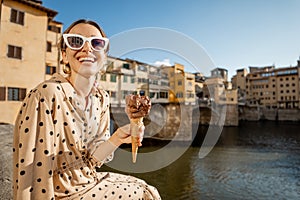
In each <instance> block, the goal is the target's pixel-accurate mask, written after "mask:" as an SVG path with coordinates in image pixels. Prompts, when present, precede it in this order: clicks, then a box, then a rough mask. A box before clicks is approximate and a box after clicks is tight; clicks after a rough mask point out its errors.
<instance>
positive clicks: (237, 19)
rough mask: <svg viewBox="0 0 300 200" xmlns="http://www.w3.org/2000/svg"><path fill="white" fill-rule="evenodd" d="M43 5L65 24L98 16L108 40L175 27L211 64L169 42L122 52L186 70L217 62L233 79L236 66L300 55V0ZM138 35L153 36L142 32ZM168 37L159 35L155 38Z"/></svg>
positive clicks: (88, 0) (58, 0)
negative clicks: (197, 60) (127, 33)
mask: <svg viewBox="0 0 300 200" xmlns="http://www.w3.org/2000/svg"><path fill="white" fill-rule="evenodd" d="M43 6H45V7H47V8H50V9H53V10H55V11H57V12H58V14H57V16H56V17H55V18H54V19H55V20H56V21H59V22H62V23H63V25H64V29H65V28H67V26H69V25H70V24H71V23H72V22H73V21H75V20H77V19H79V18H87V19H91V20H95V21H97V22H98V23H99V24H100V25H101V26H102V28H103V29H104V31H105V32H106V34H107V37H108V38H111V39H112V40H113V39H114V38H115V37H116V36H118V35H120V34H121V35H122V34H124V33H126V32H128V31H129V32H130V31H132V30H136V29H143V28H149V27H152V28H161V29H162V30H165V31H173V33H174V34H173V35H174V38H176V34H177V36H178V35H179V36H180V37H183V39H187V40H188V42H194V43H195V44H197V45H198V46H199V47H201V48H202V49H203V51H204V53H205V54H206V55H207V57H208V58H209V59H211V61H212V64H211V65H207V66H204V65H203V66H200V65H201V63H199V65H198V64H197V62H196V63H195V62H194V61H191V60H192V59H191V58H189V57H188V56H186V53H182V52H177V51H175V52H174V51H172V50H170V51H169V50H168V46H167V47H166V46H164V49H163V51H162V50H161V49H158V48H157V49H147V48H145V49H142V48H141V49H140V50H136V51H131V52H128V53H126V55H122V56H123V57H124V58H127V57H128V58H131V59H135V60H138V61H141V62H145V63H149V64H154V63H158V62H159V63H170V64H174V63H180V64H183V65H184V66H185V69H186V71H189V72H196V71H197V72H202V73H204V75H206V76H209V75H210V70H212V69H214V68H216V67H221V68H225V69H227V70H228V72H229V78H231V77H232V76H233V75H234V74H235V73H236V70H237V69H241V68H247V69H248V67H249V66H258V67H259V66H270V65H275V67H276V68H280V67H288V66H295V65H296V63H297V60H298V59H299V56H300V12H299V9H300V0H185V1H182V0H147V1H145V0H130V1H124V0H112V1H108V0H106V1H103V0H85V1H79V0H63V1H62V0H43ZM145 30H147V29H145ZM140 37H143V38H144V40H145V41H151V39H155V40H157V38H156V37H151V36H149V35H147V34H143V33H142V34H140ZM180 37H179V38H180ZM137 38H139V35H137V37H136V39H137ZM168 39H169V37H167V36H165V35H164V34H162V38H161V40H159V42H162V43H163V42H164V41H165V40H166V41H169V40H168ZM131 40H132V41H134V40H135V38H134V37H133V38H131ZM173 40H174V39H173V37H172V40H170V41H171V43H173V42H174V43H176V45H177V46H176V45H175V48H178V49H180V48H181V47H182V48H183V49H186V48H185V47H186V46H187V45H186V44H187V43H188V42H187V43H185V42H182V41H184V40H182V38H181V39H179V40H177V41H173ZM169 43H170V42H169ZM198 50H199V49H198ZM198 50H197V51H195V52H199V51H198ZM200 53H202V54H203V52H200ZM183 54H184V55H183ZM111 56H117V57H118V56H119V55H111ZM194 57H197V56H194ZM202 58H203V56H202V57H201V56H199V59H202Z"/></svg>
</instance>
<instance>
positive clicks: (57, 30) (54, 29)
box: [48, 25, 61, 33]
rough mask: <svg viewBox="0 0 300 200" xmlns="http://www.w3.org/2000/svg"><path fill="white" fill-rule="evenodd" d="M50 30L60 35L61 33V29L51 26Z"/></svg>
mask: <svg viewBox="0 0 300 200" xmlns="http://www.w3.org/2000/svg"><path fill="white" fill-rule="evenodd" d="M48 30H49V31H52V32H55V33H60V31H61V29H60V27H56V26H51V25H49V26H48Z"/></svg>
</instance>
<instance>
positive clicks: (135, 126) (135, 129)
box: [130, 117, 143, 163]
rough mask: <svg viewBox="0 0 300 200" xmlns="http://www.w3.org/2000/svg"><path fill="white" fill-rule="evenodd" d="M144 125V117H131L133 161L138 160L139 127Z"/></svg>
mask: <svg viewBox="0 0 300 200" xmlns="http://www.w3.org/2000/svg"><path fill="white" fill-rule="evenodd" d="M141 126H143V117H140V118H135V119H130V130H131V152H132V162H133V163H135V162H136V157H137V152H138V147H139V143H138V138H139V137H138V136H139V129H140V127H141Z"/></svg>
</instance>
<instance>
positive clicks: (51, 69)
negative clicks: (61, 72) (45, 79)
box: [46, 65, 56, 75]
mask: <svg viewBox="0 0 300 200" xmlns="http://www.w3.org/2000/svg"><path fill="white" fill-rule="evenodd" d="M54 73H56V67H54V66H49V65H47V66H46V74H49V75H52V74H54Z"/></svg>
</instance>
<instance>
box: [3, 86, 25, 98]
mask: <svg viewBox="0 0 300 200" xmlns="http://www.w3.org/2000/svg"><path fill="white" fill-rule="evenodd" d="M7 96H8V101H23V100H24V98H25V96H26V89H24V88H12V87H9V88H8V95H7Z"/></svg>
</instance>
